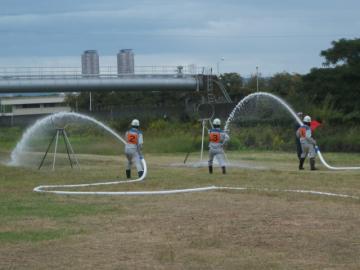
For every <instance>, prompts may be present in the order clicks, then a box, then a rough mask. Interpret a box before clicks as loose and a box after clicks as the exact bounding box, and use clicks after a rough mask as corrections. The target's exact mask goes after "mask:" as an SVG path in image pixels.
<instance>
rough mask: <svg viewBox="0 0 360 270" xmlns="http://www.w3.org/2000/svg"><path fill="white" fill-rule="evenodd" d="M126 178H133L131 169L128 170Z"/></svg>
mask: <svg viewBox="0 0 360 270" xmlns="http://www.w3.org/2000/svg"><path fill="white" fill-rule="evenodd" d="M126 178H127V179H130V178H131V170H126Z"/></svg>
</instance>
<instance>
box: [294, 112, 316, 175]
mask: <svg viewBox="0 0 360 270" xmlns="http://www.w3.org/2000/svg"><path fill="white" fill-rule="evenodd" d="M303 123H304V124H303V125H301V126H300V127H299V128H298V130H297V131H296V136H297V137H298V138H299V140H300V144H301V150H302V153H301V157H300V161H299V170H303V169H304V167H303V165H304V161H305V159H306V157H307V156H309V159H310V169H311V170H312V171H314V170H316V167H315V157H316V141H315V139H314V138H313V137H312V131H311V127H310V126H311V117H310V116H308V115H307V116H305V117H304V119H303Z"/></svg>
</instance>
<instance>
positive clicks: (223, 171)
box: [221, 166, 226, 174]
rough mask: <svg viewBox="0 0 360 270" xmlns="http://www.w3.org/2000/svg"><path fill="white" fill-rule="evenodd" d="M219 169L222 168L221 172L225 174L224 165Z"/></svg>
mask: <svg viewBox="0 0 360 270" xmlns="http://www.w3.org/2000/svg"><path fill="white" fill-rule="evenodd" d="M221 169H222V173H223V174H226V167H225V166H223V167H221Z"/></svg>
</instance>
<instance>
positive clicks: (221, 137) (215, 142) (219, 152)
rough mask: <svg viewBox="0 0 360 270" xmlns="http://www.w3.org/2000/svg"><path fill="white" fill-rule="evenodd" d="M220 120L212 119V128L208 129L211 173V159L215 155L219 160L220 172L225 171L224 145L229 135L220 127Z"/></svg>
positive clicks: (211, 167)
mask: <svg viewBox="0 0 360 270" xmlns="http://www.w3.org/2000/svg"><path fill="white" fill-rule="evenodd" d="M220 125H221V121H220V119H219V118H215V119H214V121H213V126H214V128H212V129H210V130H209V173H210V174H211V173H213V160H214V157H216V159H217V161H218V162H219V164H220V166H221V169H222V173H223V174H225V173H226V163H225V153H224V145H225V144H226V142H227V141H228V140H229V139H230V137H229V135H228V134H227V133H226V132H225V131H223V130H221V129H220Z"/></svg>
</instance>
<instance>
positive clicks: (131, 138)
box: [127, 132, 139, 144]
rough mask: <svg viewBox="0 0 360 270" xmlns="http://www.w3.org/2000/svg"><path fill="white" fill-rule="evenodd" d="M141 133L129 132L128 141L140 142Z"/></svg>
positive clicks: (132, 142) (130, 142)
mask: <svg viewBox="0 0 360 270" xmlns="http://www.w3.org/2000/svg"><path fill="white" fill-rule="evenodd" d="M138 138H139V135H138V134H137V133H130V132H129V133H128V134H127V142H128V143H129V144H138Z"/></svg>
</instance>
